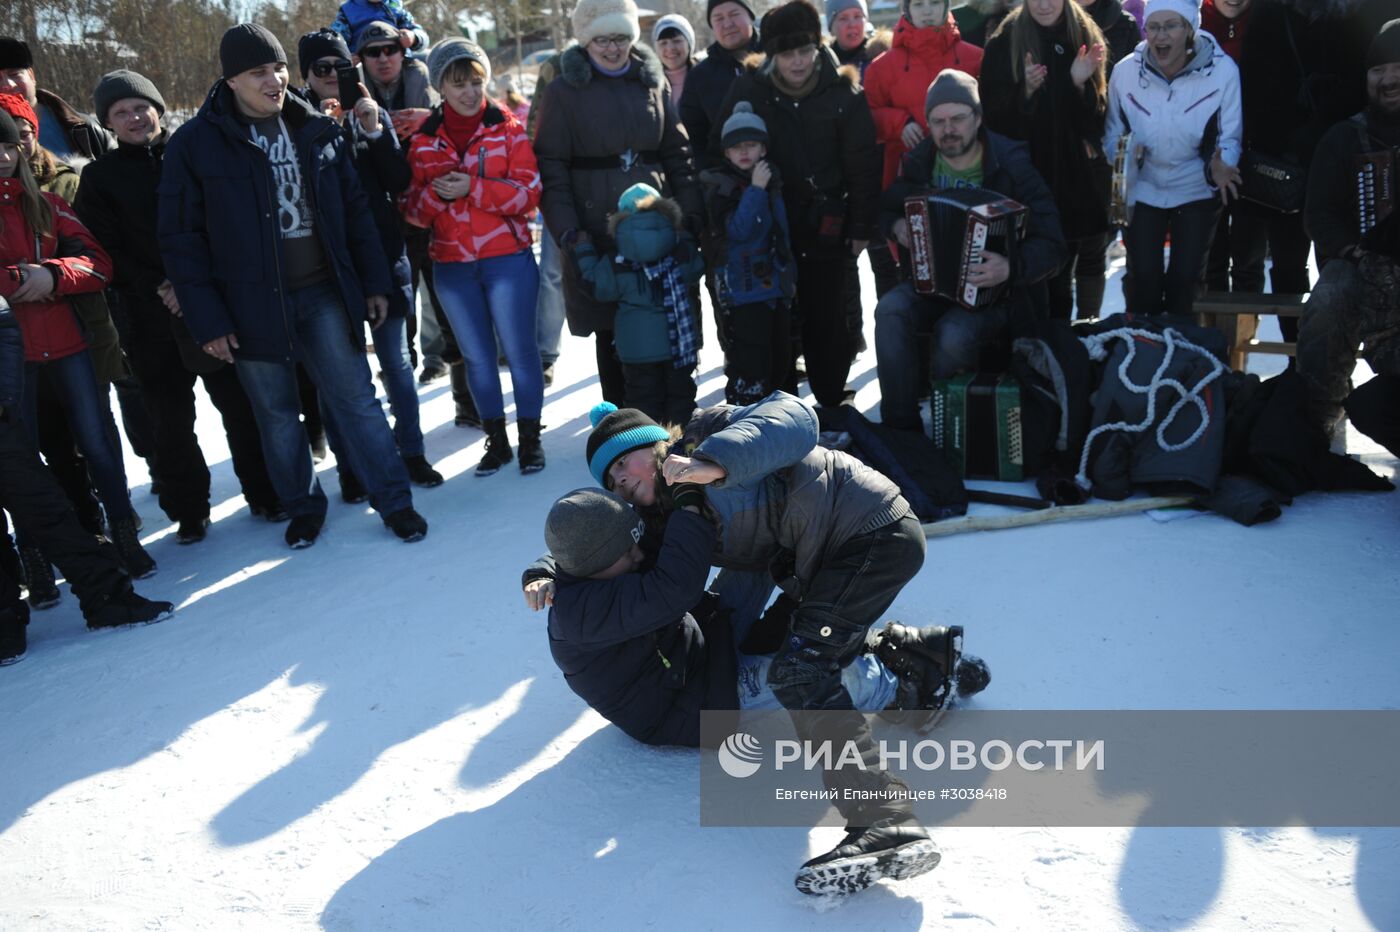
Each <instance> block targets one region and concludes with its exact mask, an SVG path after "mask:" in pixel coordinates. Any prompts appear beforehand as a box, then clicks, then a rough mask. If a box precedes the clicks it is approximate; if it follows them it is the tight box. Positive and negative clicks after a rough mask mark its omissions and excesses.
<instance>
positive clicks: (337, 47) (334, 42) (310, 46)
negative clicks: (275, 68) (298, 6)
mask: <svg viewBox="0 0 1400 932" xmlns="http://www.w3.org/2000/svg"><path fill="white" fill-rule="evenodd" d="M327 55H334V56H335V57H336V58H342V59H344V60H345V61H349V60H350V46H348V45H346V44H345V40H344V39H342V38H341V37H340V36H339V34H337V33H334V32H331V31H330V30H329V29H321V30H319V31H317V32H308V33H307V34H306V35H304V36H302V37H301V38H300V39H298V40H297V64H298V65H299V66H301V77H302V80H303V81H304V80H306V76H307V75H309V74H310V73H311V66H312V65H314V64H316V59H318V58H325V57H326V56H327Z"/></svg>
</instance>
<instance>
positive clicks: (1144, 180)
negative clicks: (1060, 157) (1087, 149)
mask: <svg viewBox="0 0 1400 932" xmlns="http://www.w3.org/2000/svg"><path fill="white" fill-rule="evenodd" d="M1240 125H1241V118H1240V72H1239V69H1238V68H1237V67H1236V66H1235V63H1234V61H1232V60H1231V59H1230V56H1228V55H1226V54H1225V53H1224V52H1223V51H1221V50H1220V48H1219V47H1218V46H1216V44H1215V41H1214V40H1213V39H1212V38H1211V37H1210V36H1209V35H1207V34H1206V33H1204V32H1197V33H1196V48H1195V52H1194V54H1193V55H1192V56H1191V60H1190V61H1188V62H1187V63H1186V67H1185V68H1183V69H1181V71H1180V72H1178V73H1177V75H1176V77H1175V78H1173V79H1171V80H1170V81H1168V80H1167V79H1166V78H1165V77H1163V76H1162V73H1161V72H1160V71H1158V70H1157V67H1156V66H1155V65H1154V64H1153V63H1152V54H1151V52H1150V51H1149V50H1148V48H1147V42H1146V41H1143V42H1140V43H1138V47H1137V48H1136V49H1134V50H1133V53H1132V54H1131V55H1129V56H1127V57H1126V58H1124V59H1123V60H1122V61H1120V62H1119V63H1118V64H1116V65H1114V66H1113V75H1112V76H1111V77H1110V78H1109V79H1108V122H1107V124H1106V126H1105V130H1104V151H1105V152H1108V153H1112V152H1114V151H1115V150H1116V147H1117V144H1118V138H1119V137H1120V136H1122V135H1123V133H1125V132H1132V134H1133V142H1134V144H1135V146H1142V147H1144V148H1145V150H1146V151H1145V155H1144V158H1143V161H1142V164H1141V168H1140V169H1139V172H1138V177H1137V183H1136V185H1135V187H1134V189H1133V192H1132V194H1131V195H1130V196H1131V197H1132V198H1133V199H1134V200H1135V201H1137V202H1138V203H1140V204H1148V205H1150V206H1152V207H1180V206H1181V205H1182V204H1187V203H1190V202H1191V201H1200V200H1205V199H1206V198H1211V197H1215V196H1217V191H1216V189H1215V187H1214V186H1213V185H1212V184H1211V181H1210V160H1211V156H1212V155H1214V153H1215V150H1216V149H1217V148H1219V149H1220V152H1221V158H1223V159H1224V160H1225V162H1226V164H1229V165H1238V164H1239V162H1240V151H1241V148H1242V146H1243V142H1242V140H1241V129H1240Z"/></svg>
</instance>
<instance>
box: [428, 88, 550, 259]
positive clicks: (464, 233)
mask: <svg viewBox="0 0 1400 932" xmlns="http://www.w3.org/2000/svg"><path fill="white" fill-rule="evenodd" d="M443 106H445V105H443V104H439V105H438V106H437V107H436V108H435V109H434V110H433V115H432V116H430V117H428V120H427V122H425V123H424V124H423V128H422V129H421V130H420V131H419V132H417V133H416V134H414V136H413V139H412V140H411V141H410V142H409V148H408V164H409V166H410V167H411V168H412V171H413V183H412V184H411V185H409V188H408V190H407V191H406V192H405V193H404V196H403V208H404V211H403V213H404V217H405V218H406V219H407V220H408V222H409V223H411V224H414V225H415V226H420V227H428V228H430V229H431V230H432V231H433V241H432V243H431V244H430V245H429V246H428V255H429V256H430V257H431V258H432V260H433V261H434V262H475V261H477V260H479V259H490V258H493V257H497V256H510V255H514V254H515V253H517V252H520V251H522V250H525V249H529V248H530V246H531V240H530V214H532V213H534V211H535V208H536V207H538V206H539V202H540V172H539V168H538V167H537V166H536V164H535V153H534V151H533V150H532V149H531V148H530V140H529V139H528V138H526V135H525V127H524V126H522V125H521V124H520V121H519V120H517V119H516V118H515V115H514V114H512V113H511V112H510V111H508V110H502V109H501V108H500V107H498V106H496V105H495V104H494V103H491V102H490V101H487V103H486V108H485V111H484V112H483V113H482V115H481V123H480V124H479V125H478V126H477V128H476V132H474V133H473V134H472V137H471V139H470V140H468V141H467V145H466V148H465V149H463V150H462V151H461V152H458V151H457V147H456V146H455V145H454V144H453V142H452V139H451V137H450V136H448V133H447V127H446V126H445V125H444V119H443V113H442V108H443ZM449 172H461V173H462V174H464V175H470V176H471V179H472V180H471V187H470V188H469V189H468V190H467V193H466V194H465V195H464V196H462V197H459V198H456V199H454V200H451V201H444V200H443V199H442V198H440V197H438V196H437V192H435V191H434V190H433V185H432V182H433V179H435V178H440V177H441V176H443V175H446V174H448V173H449Z"/></svg>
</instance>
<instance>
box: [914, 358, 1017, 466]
mask: <svg viewBox="0 0 1400 932" xmlns="http://www.w3.org/2000/svg"><path fill="white" fill-rule="evenodd" d="M932 407H933V428H932V431H933V445H934V446H935V447H937V448H938V449H940V450H942V451H943V454H944V455H945V456H947V457H948V461H949V462H951V463H952V464H953V467H954V468H955V469H957V470H958V474H959V475H961V476H962V477H963V478H965V479H998V480H1001V481H1004V482H1020V481H1021V480H1022V479H1023V478H1025V470H1024V469H1023V464H1024V462H1025V460H1024V458H1023V456H1022V447H1021V386H1020V384H1019V383H1018V382H1017V381H1016V380H1015V379H1014V378H1013V377H1011V376H1010V375H1006V374H1000V375H986V374H984V375H970V374H969V375H958V376H954V377H953V378H951V379H943V380H940V381H935V382H934V383H933V392H932Z"/></svg>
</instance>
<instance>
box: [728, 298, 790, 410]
mask: <svg viewBox="0 0 1400 932" xmlns="http://www.w3.org/2000/svg"><path fill="white" fill-rule="evenodd" d="M722 319H723V322H724V327H725V330H726V332H727V336H726V338H725V345H726V347H727V352H726V353H725V356H724V374H725V377H726V378H727V379H728V383H727V384H726V385H725V388H724V400H725V401H727V402H729V403H730V404H735V405H751V404H754V403H755V402H758V401H762V400H763V399H764V398H767V397H768V396H769V395H771V394H772V393H773V392H775V391H777V390H778V389H780V388H783V387H784V386H786V385H787V382H788V372H789V370H790V369H791V368H792V310H791V308H790V307H789V305H788V302H786V301H772V302H768V303H764V304H741V305H739V306H738V307H729V308H725V309H724V312H723V318H722Z"/></svg>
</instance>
